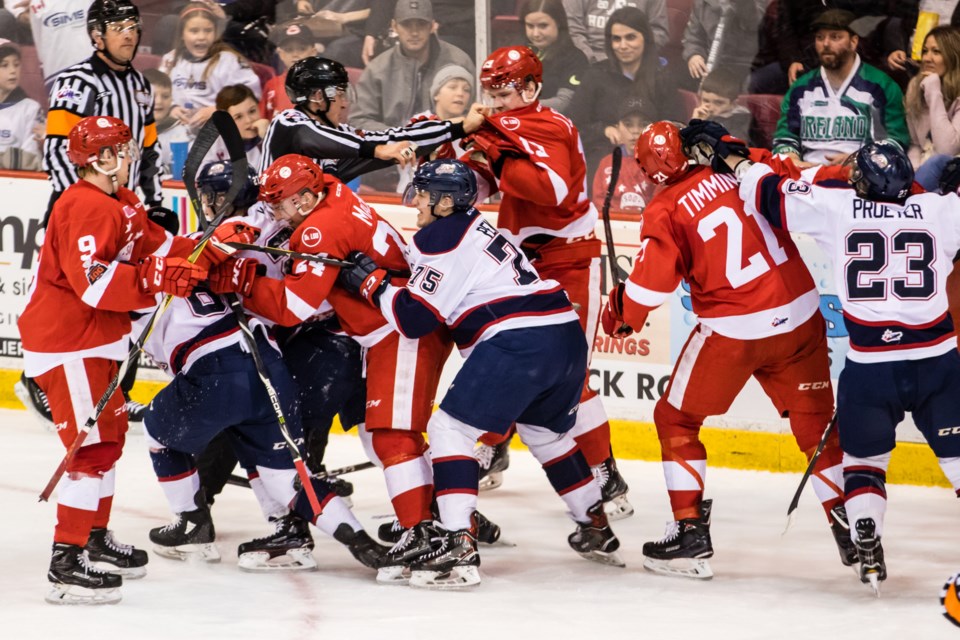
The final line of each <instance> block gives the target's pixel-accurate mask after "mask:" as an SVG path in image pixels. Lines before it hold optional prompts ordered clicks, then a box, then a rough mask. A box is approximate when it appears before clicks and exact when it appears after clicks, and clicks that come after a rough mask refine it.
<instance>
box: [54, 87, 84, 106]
mask: <svg viewBox="0 0 960 640" xmlns="http://www.w3.org/2000/svg"><path fill="white" fill-rule="evenodd" d="M53 101H54V102H72V103H73V104H80V93H79V92H78V91H74V90H73V89H71V88H70V87H64V88H63V89H60V91H57V95H55V96H54V97H53Z"/></svg>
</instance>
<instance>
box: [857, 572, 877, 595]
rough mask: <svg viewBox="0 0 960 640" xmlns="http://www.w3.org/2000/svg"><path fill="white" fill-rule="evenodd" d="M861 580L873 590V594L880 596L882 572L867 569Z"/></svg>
mask: <svg viewBox="0 0 960 640" xmlns="http://www.w3.org/2000/svg"><path fill="white" fill-rule="evenodd" d="M860 581H861V582H863V583H864V584H866V585H867V586H868V587H870V589H872V590H873V595H875V596H876V597H878V598H879V597H880V574H879V573H877V572H876V571H869V570H868V571H867V574H866V575H865V576H863V577H861V578H860Z"/></svg>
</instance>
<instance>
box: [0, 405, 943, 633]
mask: <svg viewBox="0 0 960 640" xmlns="http://www.w3.org/2000/svg"><path fill="white" fill-rule="evenodd" d="M0 423H2V424H3V427H2V428H0V501H2V503H0V504H2V507H3V508H2V513H3V514H4V515H3V523H4V526H2V527H0V638H2V639H4V640H20V639H27V638H54V639H62V638H70V637H80V638H95V639H98V640H112V639H114V638H117V639H121V638H122V639H124V640H126V639H131V640H140V639H143V640H147V639H154V638H156V639H163V640H192V639H194V638H225V639H231V640H240V639H243V638H252V639H257V640H282V639H287V638H289V639H295V640H300V639H306V638H322V639H324V640H327V639H329V640H346V639H351V640H352V639H354V638H356V639H366V638H370V639H374V640H396V639H402V638H418V639H430V638H438V639H440V638H451V639H452V638H457V639H459V638H465V639H473V638H478V639H484V640H501V639H505V638H510V639H512V638H524V639H527V638H539V639H540V640H548V639H549V640H554V639H560V638H577V639H581V640H607V639H611V638H631V639H633V638H640V639H644V640H647V639H659V638H678V637H679V638H695V639H701V638H736V639H738V640H739V639H753V638H756V639H774V638H776V639H780V638H785V639H786V638H797V639H803V640H814V639H818V638H819V639H821V640H823V639H827V638H850V637H864V638H868V639H869V640H882V639H886V638H891V639H893V638H896V639H897V640H904V639H906V640H926V639H934V638H936V639H939V638H952V637H960V631H958V629H956V628H955V627H953V626H952V625H950V624H949V623H948V622H947V621H946V620H944V619H943V618H942V617H941V615H940V610H939V602H938V597H939V592H940V588H941V586H942V585H943V583H944V581H945V580H946V578H947V577H948V576H949V575H950V574H952V573H954V572H955V571H957V570H960V545H958V544H957V542H956V540H957V534H956V532H957V528H956V522H957V514H956V509H957V503H956V498H954V497H953V494H952V492H950V491H948V490H944V489H934V488H920V487H905V486H890V487H889V488H888V489H889V494H890V503H891V504H890V509H889V512H888V518H887V529H886V535H885V537H884V547H885V550H886V554H887V566H888V569H889V572H890V578H889V579H888V580H887V581H886V583H884V584H883V596H882V597H881V598H880V599H876V598H874V596H873V595H872V592H870V591H869V589H868V588H867V587H866V586H864V585H862V584H860V582H859V580H858V579H857V578H856V577H855V576H854V574H853V572H852V571H851V570H850V569H848V568H846V567H843V566H842V565H841V564H840V561H839V556H838V554H837V551H836V548H835V545H834V543H833V539H832V537H831V536H830V533H829V531H828V528H827V526H826V524H825V519H824V516H823V512H822V511H821V509H820V508H819V506H818V504H817V503H816V501H815V499H814V497H813V494H812V491H811V490H810V489H809V487H808V493H807V494H806V495H805V496H804V500H803V501H802V502H801V507H800V510H799V512H798V518H797V522H796V524H795V525H794V527H793V529H792V530H791V531H790V533H789V534H787V536H786V537H781V535H780V533H781V531H782V529H783V525H784V522H785V517H784V514H785V511H786V506H787V503H788V502H789V499H790V496H791V495H792V494H793V491H794V490H795V488H796V484H797V481H798V479H799V477H798V476H797V475H785V474H770V473H758V472H745V471H730V470H726V469H711V470H710V472H709V474H708V496H709V497H712V498H714V519H713V527H712V535H713V542H714V549H715V552H716V555H715V557H714V559H713V560H712V566H713V569H714V572H715V573H716V577H715V578H714V579H713V580H711V581H705V582H700V581H693V580H688V579H682V578H668V577H664V576H659V575H654V574H651V573H648V572H646V571H644V570H643V568H642V566H641V563H642V555H641V546H642V544H643V542H644V541H647V540H652V539H658V538H660V536H661V534H662V532H663V523H664V521H665V520H667V519H668V517H669V511H668V503H667V498H666V492H665V491H664V487H663V478H662V476H661V473H660V467H659V465H657V464H652V463H645V462H631V461H625V462H622V463H621V469H622V472H623V475H624V476H625V477H626V479H627V481H628V482H629V484H630V487H631V492H630V497H631V501H632V502H633V504H634V506H635V507H636V509H637V513H636V515H634V517H632V518H630V519H628V520H624V521H621V522H618V523H615V525H614V527H615V530H616V532H617V534H618V535H619V537H620V539H621V541H622V544H623V546H622V552H623V555H624V558H625V560H626V562H627V568H626V569H616V568H612V567H606V566H601V565H598V564H595V563H591V562H588V561H586V560H583V559H581V558H579V557H578V556H577V555H576V554H575V553H574V552H573V551H571V550H570V549H569V548H568V547H567V543H566V537H567V535H568V534H569V533H570V532H571V531H572V529H573V526H572V524H571V522H570V521H569V520H568V519H567V517H566V515H565V513H564V508H563V504H562V502H561V501H560V500H559V499H558V498H557V497H556V496H555V495H554V494H553V493H552V491H551V490H550V488H549V485H548V483H547V480H546V478H545V476H544V475H543V473H542V471H541V470H540V469H539V467H538V466H537V465H536V463H535V462H534V461H533V459H532V458H531V457H530V455H529V454H528V453H526V452H517V451H514V452H512V457H511V467H510V469H509V471H507V472H506V474H505V480H504V485H503V486H502V487H501V488H500V489H497V490H495V491H492V492H489V493H483V494H481V497H480V507H481V510H482V511H483V512H484V513H485V514H486V515H487V516H489V517H490V518H491V519H493V520H494V521H495V522H497V523H499V524H500V525H501V526H502V527H503V531H504V536H505V537H508V538H509V539H510V540H512V541H514V542H516V543H517V544H518V546H517V547H516V548H504V547H496V548H488V547H481V554H482V558H483V564H482V568H481V572H482V576H483V583H482V584H481V585H480V586H479V587H478V588H476V589H475V590H473V591H472V592H469V593H443V592H428V591H418V590H414V589H409V588H407V587H390V586H379V585H377V584H376V583H375V582H374V575H373V572H372V571H370V570H368V569H365V568H363V567H361V566H360V565H359V564H358V563H356V562H355V561H354V560H353V558H352V557H351V556H350V555H349V554H348V552H347V551H346V550H345V549H343V548H342V547H341V546H340V545H339V544H338V543H336V542H334V541H333V540H332V539H330V538H326V537H325V536H323V534H321V533H319V532H318V531H314V534H315V538H316V540H317V549H316V551H315V552H314V555H315V557H316V558H317V561H318V564H319V565H320V568H321V570H320V571H319V572H315V573H299V574H297V573H294V574H279V575H251V574H248V573H241V572H240V571H239V570H238V569H237V567H236V547H237V545H238V544H239V543H240V542H243V541H244V540H246V539H249V538H251V537H254V536H258V535H264V534H266V533H267V532H268V531H269V527H268V526H267V525H266V523H264V522H263V521H262V518H261V516H260V513H259V509H258V508H257V506H256V503H255V501H254V499H253V495H252V493H251V492H250V491H249V490H246V489H242V488H238V487H231V486H228V487H227V488H226V489H225V491H224V493H223V494H222V495H221V496H220V497H219V498H217V501H216V504H215V505H214V508H213V512H214V518H215V521H216V525H217V533H218V542H219V546H220V550H221V552H222V553H223V562H222V563H221V564H217V565H203V566H197V565H191V564H184V563H180V562H177V561H172V560H167V559H165V558H160V557H157V556H156V555H154V554H151V558H150V564H149V566H148V574H147V577H146V578H144V579H142V580H136V581H128V582H126V583H125V584H124V586H123V589H122V592H123V601H122V602H121V603H120V604H118V605H116V606H101V607H67V606H52V605H48V604H46V603H45V602H44V601H43V596H44V595H45V593H46V592H47V590H48V588H47V584H48V583H47V581H46V568H47V564H48V562H49V548H50V541H51V539H52V533H53V523H54V517H55V511H56V509H55V506H54V505H53V504H52V503H51V504H40V503H38V502H37V495H38V493H39V491H40V489H41V488H42V487H43V485H44V484H45V482H46V480H47V478H48V477H49V474H50V473H51V472H52V471H53V469H54V467H55V466H56V464H57V462H59V460H60V459H61V457H62V455H63V451H64V450H63V448H62V447H61V445H60V444H59V441H58V440H57V438H56V437H55V436H54V435H53V434H51V433H49V432H47V431H45V430H43V429H42V427H40V426H39V424H38V423H36V422H34V420H33V418H32V417H30V416H29V415H28V414H26V413H25V412H22V411H9V410H0ZM362 459H363V454H362V450H361V447H360V443H359V441H358V440H357V439H356V438H350V437H334V438H332V442H331V445H330V450H329V454H328V464H329V466H330V467H337V466H340V465H344V464H351V463H354V462H358V461H361V460H362ZM349 479H350V480H351V481H352V482H353V483H354V484H355V486H356V493H355V496H354V502H355V505H356V506H355V511H356V513H357V515H358V517H359V518H360V520H361V521H362V522H363V523H364V525H365V526H367V527H368V529H369V530H370V531H371V533H372V534H375V529H376V527H377V526H378V525H379V524H381V523H382V522H384V521H385V520H382V519H377V516H379V515H384V514H386V513H388V512H389V510H390V508H389V504H388V501H387V497H386V491H385V489H384V486H383V479H382V476H381V474H380V472H379V471H377V470H369V471H363V472H358V473H356V474H353V475H351V476H350V477H349ZM169 519H170V515H169V512H168V510H167V506H166V503H165V500H164V498H163V495H162V493H161V491H160V488H159V487H158V486H157V483H156V480H155V479H154V477H153V474H152V471H151V468H150V462H149V458H148V455H147V452H146V448H145V446H144V443H143V438H142V437H141V436H136V435H133V436H131V437H130V438H129V440H128V442H127V447H126V452H125V455H124V457H123V459H122V460H121V462H120V467H119V474H118V479H117V497H116V500H115V503H114V510H113V518H112V521H111V528H113V529H114V530H115V531H116V532H117V536H118V538H119V539H120V540H121V541H124V542H128V543H133V544H136V545H137V546H140V547H143V548H146V549H148V550H149V542H148V539H147V531H148V530H149V529H150V528H151V527H155V526H158V525H161V524H164V523H165V522H167V521H168V520H169Z"/></svg>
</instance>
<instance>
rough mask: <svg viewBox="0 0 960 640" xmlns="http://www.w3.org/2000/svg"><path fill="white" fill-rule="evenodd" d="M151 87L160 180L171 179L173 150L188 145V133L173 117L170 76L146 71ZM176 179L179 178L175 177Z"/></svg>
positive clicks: (149, 70)
mask: <svg viewBox="0 0 960 640" xmlns="http://www.w3.org/2000/svg"><path fill="white" fill-rule="evenodd" d="M143 77H144V78H146V79H147V82H149V83H150V86H152V87H153V117H154V119H155V120H156V121H157V137H158V138H160V164H161V165H162V166H163V173H162V174H161V178H162V179H163V180H170V179H171V178H173V177H174V176H173V174H172V168H173V148H174V145H175V144H186V145H189V144H190V139H191V136H190V131H189V130H188V129H187V125H185V124H183V122H181V121H180V120H178V119H177V118H175V117H174V116H173V113H172V112H173V106H174V105H173V86H172V84H171V82H170V76H168V75H167V74H165V73H164V72H163V71H160V70H159V69H147V70H146V71H144V72H143ZM176 177H177V178H178V179H179V177H180V176H176Z"/></svg>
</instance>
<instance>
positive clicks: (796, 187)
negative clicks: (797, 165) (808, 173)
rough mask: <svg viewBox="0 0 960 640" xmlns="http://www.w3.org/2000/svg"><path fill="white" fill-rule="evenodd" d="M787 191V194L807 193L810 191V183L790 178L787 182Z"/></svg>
mask: <svg viewBox="0 0 960 640" xmlns="http://www.w3.org/2000/svg"><path fill="white" fill-rule="evenodd" d="M787 193H788V194H791V193H795V194H797V195H801V196H804V195H807V194H808V193H810V185H809V184H807V183H806V182H796V181H794V180H791V181H789V182H787Z"/></svg>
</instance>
